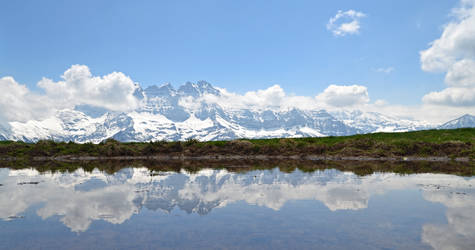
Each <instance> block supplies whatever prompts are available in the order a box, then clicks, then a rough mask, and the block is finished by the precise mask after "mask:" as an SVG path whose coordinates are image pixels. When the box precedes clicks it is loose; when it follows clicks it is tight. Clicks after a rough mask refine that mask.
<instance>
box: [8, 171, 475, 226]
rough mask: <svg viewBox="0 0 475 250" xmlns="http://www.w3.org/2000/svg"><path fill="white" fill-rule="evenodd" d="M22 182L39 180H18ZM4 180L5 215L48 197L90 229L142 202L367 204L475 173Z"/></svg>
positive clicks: (54, 209)
mask: <svg viewBox="0 0 475 250" xmlns="http://www.w3.org/2000/svg"><path fill="white" fill-rule="evenodd" d="M20 182H39V183H38V184H37V185H33V184H32V185H17V184H18V183H20ZM0 183H2V184H4V186H2V187H1V188H0V204H2V206H1V207H0V218H3V219H8V218H9V217H10V216H16V215H21V213H22V212H24V211H25V210H26V209H27V208H28V207H30V206H32V205H34V204H41V203H44V205H43V206H42V207H41V208H40V209H38V210H37V214H38V215H39V216H41V217H42V218H48V217H50V216H53V215H59V216H60V217H61V218H62V219H61V221H62V222H63V223H64V224H65V225H66V226H68V227H69V228H70V229H71V230H72V231H85V230H86V229H87V228H88V227H89V224H90V223H91V222H92V221H94V220H105V221H108V222H110V223H115V224H120V223H123V222H124V221H125V220H127V219H129V218H130V217H131V216H132V215H133V214H134V213H138V212H139V211H140V210H141V209H142V208H144V207H145V208H147V209H149V210H153V211H156V210H161V211H167V212H170V211H172V210H173V209H180V210H183V211H186V212H187V213H197V214H200V215H206V214H207V213H209V212H211V210H213V209H214V208H218V207H225V206H226V205H227V204H230V203H233V202H237V201H245V202H246V203H248V204H253V205H258V206H263V207H267V208H270V209H274V210H279V209H280V208H281V207H282V206H283V205H284V204H285V203H286V202H287V201H291V200H318V201H321V202H322V203H323V204H325V206H327V207H328V208H329V209H330V210H331V211H336V210H342V209H351V210H357V209H364V208H366V207H367V205H368V200H369V199H370V197H371V196H372V195H374V194H377V193H383V192H385V191H388V190H394V189H407V188H411V187H412V188H421V187H422V189H423V190H424V192H425V194H427V195H429V194H431V192H433V191H431V190H436V186H435V185H443V186H450V187H451V188H467V187H468V186H469V185H472V186H475V179H464V178H462V177H457V176H450V175H433V174H421V175H410V176H400V175H397V174H389V173H385V174H373V175H370V176H366V177H359V176H357V175H355V174H353V173H348V172H340V171H337V170H325V171H317V172H314V173H303V172H300V171H295V172H293V173H290V174H289V173H283V172H280V171H278V170H277V169H274V170H266V171H251V172H247V173H231V172H228V171H226V170H211V169H205V170H201V171H199V172H197V173H193V174H190V173H187V172H185V171H183V172H181V173H175V172H154V173H152V172H150V170H148V169H146V168H128V169H123V170H121V171H119V172H117V173H115V174H113V175H107V174H105V173H102V172H99V171H93V172H92V173H88V172H84V171H83V170H82V169H80V170H77V171H75V172H73V173H71V174H61V173H54V174H51V173H50V174H44V175H40V174H39V173H38V172H37V171H36V170H7V169H1V170H0ZM465 193H466V195H467V196H470V194H469V193H468V192H465ZM470 197H471V196H470ZM426 198H427V197H426ZM427 199H429V200H431V201H432V199H430V198H427ZM471 199H474V198H473V197H472V198H471ZM472 208H473V207H472Z"/></svg>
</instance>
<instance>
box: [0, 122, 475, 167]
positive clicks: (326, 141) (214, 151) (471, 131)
mask: <svg viewBox="0 0 475 250" xmlns="http://www.w3.org/2000/svg"><path fill="white" fill-rule="evenodd" d="M474 145H475V128H464V129H455V130H425V131H415V132H406V133H374V134H365V135H354V136H341V137H320V138H285V139H251V140H248V139H240V140H233V141H209V142H200V141H197V140H188V141H184V142H165V141H156V142H145V143H136V142H129V143H121V142H118V141H116V140H113V139H108V140H105V141H104V142H101V143H99V144H93V143H85V144H78V143H73V142H55V141H52V140H42V141H39V142H37V143H24V142H13V141H2V142H0V158H8V157H15V158H17V159H18V158H24V159H28V158H32V157H57V156H103V157H104V156H105V157H113V156H152V155H166V156H179V155H185V156H203V155H210V156H212V155H282V156H292V155H328V156H367V157H401V156H418V157H428V156H446V157H451V158H454V157H468V158H471V159H472V160H473V159H475V150H474Z"/></svg>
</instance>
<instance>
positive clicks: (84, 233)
mask: <svg viewBox="0 0 475 250" xmlns="http://www.w3.org/2000/svg"><path fill="white" fill-rule="evenodd" d="M0 248H2V249H128V248H136V249H383V248H386V249H432V248H435V249H451V248H453V249H475V178H474V177H460V176H455V175H447V174H413V175H399V174H395V173H374V174H371V175H367V176H358V175H356V174H354V173H352V172H341V171H339V170H334V169H328V170H324V171H315V172H311V173H305V172H302V171H300V170H295V171H293V172H291V173H286V172H282V171H280V170H279V169H278V168H275V169H269V170H254V171H248V172H244V173H235V172H230V171H228V170H224V169H221V170H213V169H202V170H199V171H197V172H188V171H186V170H182V171H180V172H166V171H165V172H161V171H152V170H149V169H147V168H124V169H121V170H120V171H118V172H116V173H114V174H107V173H105V172H102V171H99V170H97V169H96V170H93V171H92V172H87V171H84V170H83V169H78V170H76V171H74V172H71V173H59V172H56V173H53V172H45V173H39V172H38V171H37V170H34V169H22V170H12V169H7V168H1V169H0Z"/></svg>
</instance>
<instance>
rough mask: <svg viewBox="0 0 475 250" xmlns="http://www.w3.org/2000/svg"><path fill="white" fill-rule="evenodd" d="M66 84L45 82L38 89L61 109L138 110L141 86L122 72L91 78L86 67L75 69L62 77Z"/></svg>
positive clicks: (40, 83) (76, 66) (46, 80)
mask: <svg viewBox="0 0 475 250" xmlns="http://www.w3.org/2000/svg"><path fill="white" fill-rule="evenodd" d="M62 78H63V81H58V82H54V81H52V80H50V79H47V78H44V79H43V80H41V81H40V82H39V83H38V86H39V87H41V88H43V89H44V90H45V91H46V95H47V96H48V97H50V98H53V99H55V100H57V102H56V103H57V104H58V105H60V106H62V107H74V106H76V105H91V106H96V107H101V108H105V109H108V110H112V111H127V110H133V109H135V108H137V107H138V105H139V101H138V100H137V98H136V97H135V96H134V92H135V91H136V89H137V88H138V84H137V83H135V82H133V81H132V79H130V77H128V76H126V75H124V74H123V73H121V72H113V73H110V74H108V75H105V76H103V77H100V76H98V77H94V76H92V74H91V72H90V70H89V68H88V67H87V66H85V65H73V66H71V68H69V69H68V70H66V72H64V74H63V75H62Z"/></svg>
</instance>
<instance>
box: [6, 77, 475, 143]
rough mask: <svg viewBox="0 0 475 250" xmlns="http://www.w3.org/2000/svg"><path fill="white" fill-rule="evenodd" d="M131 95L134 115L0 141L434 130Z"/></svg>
mask: <svg viewBox="0 0 475 250" xmlns="http://www.w3.org/2000/svg"><path fill="white" fill-rule="evenodd" d="M134 95H135V96H136V97H137V99H138V100H139V101H140V102H141V103H142V105H140V107H139V108H137V109H135V110H132V111H129V112H111V111H108V110H105V109H103V108H97V107H94V106H88V105H79V106H76V107H75V108H74V109H64V110H60V111H58V112H56V114H55V115H54V116H52V117H49V118H47V119H44V120H41V121H36V120H31V121H27V122H10V123H9V124H8V125H9V126H8V127H6V128H5V127H4V128H0V140H21V141H26V142H35V141H38V140H41V139H53V140H59V141H74V142H79V143H85V142H93V143H98V142H101V141H103V140H105V139H107V138H114V139H116V140H119V141H157V140H168V141H175V140H187V139H197V140H202V141H208V140H232V139H237V138H276V137H320V136H344V135H352V134H361V133H373V132H404V131H413V130H422V129H430V128H436V126H433V125H430V124H427V123H425V122H420V121H412V120H406V119H399V118H394V117H390V116H387V115H384V114H380V113H376V112H363V111H360V110H354V111H345V110H340V111H330V112H329V111H327V110H323V109H320V110H302V109H297V108H291V109H288V110H274V109H271V108H268V109H251V108H233V109H230V108H225V107H222V106H220V105H219V104H217V103H208V102H205V101H199V102H197V103H193V104H192V105H191V107H189V106H187V105H184V104H183V101H184V100H189V99H193V100H200V98H201V99H202V98H203V97H205V96H206V97H209V96H212V97H216V98H218V97H220V96H222V95H223V93H222V92H221V90H220V89H218V88H215V87H213V86H212V85H211V84H210V83H208V82H206V81H198V82H197V83H192V82H186V83H185V84H184V85H182V86H180V87H178V89H175V88H174V87H173V86H172V85H171V84H169V83H165V84H162V85H160V86H157V85H151V86H148V87H147V88H145V89H142V88H141V87H140V86H138V88H137V90H136V91H135V93H134ZM471 117H472V116H471ZM465 120H467V119H465ZM465 120H464V121H463V123H455V125H454V126H459V125H461V124H463V125H464V126H475V120H470V119H468V120H467V121H465ZM451 122H453V121H451ZM470 122H472V124H471V123H470ZM470 124H471V125H470ZM444 125H445V124H444Z"/></svg>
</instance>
